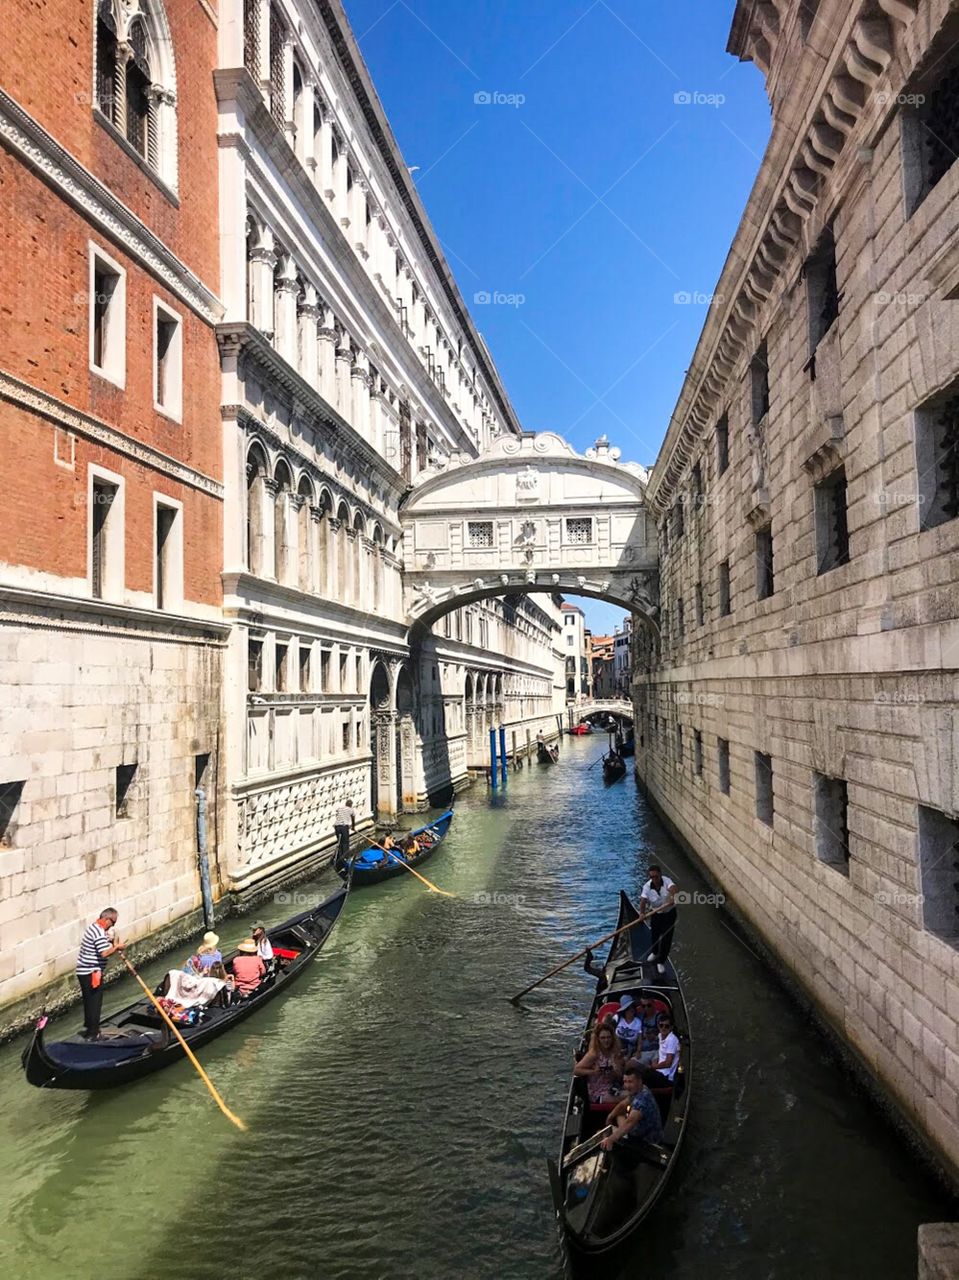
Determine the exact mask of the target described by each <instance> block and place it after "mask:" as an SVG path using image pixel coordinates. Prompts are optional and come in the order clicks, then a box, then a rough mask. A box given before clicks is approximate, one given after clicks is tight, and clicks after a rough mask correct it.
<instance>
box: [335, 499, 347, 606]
mask: <svg viewBox="0 0 959 1280" xmlns="http://www.w3.org/2000/svg"><path fill="white" fill-rule="evenodd" d="M336 519H337V521H338V524H339V528H338V530H337V534H336V539H337V543H336V578H335V581H334V583H333V595H334V597H335V598H336V599H337V600H342V598H343V593H344V592H345V591H349V589H350V573H349V567H350V566H349V560H348V558H347V556H348V549H349V538H348V537H347V533H346V531H347V529H348V528H349V527H350V511H349V508H348V507H347V505H346V503H345V502H341V503H340V505H339V507H338V508H337V511H336Z"/></svg>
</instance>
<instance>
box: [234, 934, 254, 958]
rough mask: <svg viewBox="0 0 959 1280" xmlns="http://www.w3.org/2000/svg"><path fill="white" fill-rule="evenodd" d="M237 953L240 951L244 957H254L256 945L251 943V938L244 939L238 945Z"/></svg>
mask: <svg viewBox="0 0 959 1280" xmlns="http://www.w3.org/2000/svg"><path fill="white" fill-rule="evenodd" d="M237 951H242V952H243V953H244V955H248V956H255V955H256V943H255V942H254V941H253V939H252V938H244V939H243V941H242V942H241V943H240V945H239V946H238V947H237Z"/></svg>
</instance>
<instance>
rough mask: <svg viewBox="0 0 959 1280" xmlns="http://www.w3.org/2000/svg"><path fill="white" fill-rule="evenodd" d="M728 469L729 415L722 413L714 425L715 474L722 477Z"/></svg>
mask: <svg viewBox="0 0 959 1280" xmlns="http://www.w3.org/2000/svg"><path fill="white" fill-rule="evenodd" d="M728 469H729V414H728V413H724V414H723V416H722V417H721V418H720V419H719V421H718V422H717V423H716V474H717V475H720V476H721V475H723V474H724V473H725V472H726V471H728Z"/></svg>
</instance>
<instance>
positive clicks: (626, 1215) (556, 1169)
mask: <svg viewBox="0 0 959 1280" xmlns="http://www.w3.org/2000/svg"><path fill="white" fill-rule="evenodd" d="M638 915H639V913H638V912H637V910H636V908H635V907H634V906H633V904H632V902H631V901H630V900H629V898H628V897H627V895H626V894H625V893H620V904H619V925H620V926H622V925H625V924H628V923H629V922H630V921H631V920H636V919H638ZM651 945H652V940H651V936H650V929H649V925H648V924H646V923H643V924H637V925H635V926H634V927H633V928H632V929H629V930H628V931H627V932H626V933H621V934H620V935H619V936H618V937H617V938H615V939H614V941H613V944H612V947H611V948H610V953H609V958H608V959H607V961H606V965H605V967H604V970H603V976H602V977H600V978H599V980H598V982H597V984H596V994H595V996H594V998H593V1005H592V1008H591V1010H590V1015H589V1020H588V1022H587V1024H586V1030H585V1032H584V1034H583V1040H582V1043H581V1046H580V1051H579V1053H578V1054H577V1057H581V1056H582V1054H583V1053H585V1052H586V1050H587V1048H588V1044H589V1034H590V1032H591V1030H592V1028H593V1027H594V1026H595V1024H596V1022H597V1021H599V1020H600V1018H601V1017H604V1016H605V1014H606V1012H612V1011H614V1009H615V1007H617V1006H618V1003H619V999H620V997H622V996H624V995H626V994H627V993H628V994H630V995H632V996H634V997H636V996H638V995H639V994H640V993H641V994H642V995H644V996H649V997H651V998H652V999H654V1000H656V1001H659V1002H660V1003H661V1005H662V1006H663V1007H664V1008H665V1009H667V1010H668V1011H669V1012H670V1013H671V1014H672V1018H673V1028H674V1030H675V1032H676V1035H677V1036H678V1037H679V1041H680V1055H679V1068H678V1070H677V1072H676V1077H675V1080H674V1082H673V1086H672V1088H670V1089H663V1090H658V1089H657V1090H654V1091H653V1092H654V1096H655V1097H656V1101H657V1103H658V1104H659V1108H660V1113H661V1115H662V1117H663V1135H664V1136H663V1141H662V1144H658V1145H653V1144H645V1146H644V1147H643V1148H642V1150H641V1153H640V1157H639V1161H638V1163H636V1162H635V1158H633V1159H628V1158H625V1159H624V1158H623V1156H624V1154H628V1153H623V1152H622V1151H621V1150H620V1148H619V1147H615V1148H614V1149H613V1151H611V1152H604V1151H602V1149H600V1148H597V1149H596V1150H594V1151H591V1152H588V1153H587V1154H585V1155H584V1156H583V1158H581V1159H576V1160H574V1161H573V1162H571V1163H570V1165H569V1167H568V1168H565V1169H564V1167H563V1164H564V1161H565V1160H566V1159H567V1157H568V1156H569V1155H570V1153H571V1152H572V1151H573V1149H574V1148H575V1147H578V1146H579V1145H580V1144H582V1143H585V1142H587V1140H588V1139H589V1138H591V1137H592V1136H593V1135H594V1134H596V1133H597V1132H598V1131H599V1130H601V1129H602V1128H604V1126H605V1123H606V1118H605V1114H604V1111H603V1109H601V1108H594V1107H593V1106H592V1105H591V1104H590V1101H589V1094H588V1092H587V1089H586V1081H585V1080H584V1078H583V1077H582V1076H574V1077H573V1081H572V1085H571V1086H570V1091H569V1098H568V1101H567V1104H566V1121H565V1125H564V1128H563V1138H562V1142H561V1144H560V1151H559V1159H558V1160H557V1161H552V1160H551V1161H549V1175H550V1185H551V1187H552V1192H553V1203H554V1207H555V1209H556V1218H557V1222H558V1225H559V1227H560V1231H561V1233H562V1236H563V1240H564V1244H565V1246H566V1248H567V1250H568V1252H569V1255H570V1258H571V1260H572V1261H573V1264H574V1267H575V1266H576V1264H577V1262H578V1263H579V1264H580V1268H582V1265H583V1264H584V1263H585V1262H587V1261H588V1260H589V1259H591V1258H603V1259H604V1260H605V1259H607V1258H608V1257H609V1255H611V1254H613V1253H614V1252H615V1251H616V1250H618V1249H620V1248H621V1247H622V1246H623V1245H624V1244H626V1243H627V1242H628V1241H629V1239H630V1238H631V1237H632V1236H633V1234H634V1232H635V1231H636V1230H637V1228H638V1227H639V1226H640V1224H641V1223H642V1221H643V1219H644V1218H645V1217H646V1216H647V1214H648V1213H649V1212H650V1210H651V1209H652V1208H653V1206H654V1205H655V1203H656V1201H657V1200H658V1199H659V1197H660V1196H661V1195H662V1193H663V1191H664V1189H665V1187H666V1184H667V1182H668V1180H669V1176H670V1174H671V1173H672V1171H673V1169H674V1167H675V1164H676V1159H677V1156H678V1154H679V1149H680V1146H681V1145H682V1139H683V1132H684V1129H685V1121H686V1115H687V1112H688V1110H689V1098H690V1083H691V1075H692V1048H691V1043H690V1036H689V1020H688V1017H687V1013H686V1002H685V1000H684V999H683V992H682V988H681V986H680V983H679V978H678V976H677V974H676V971H675V969H674V968H673V966H672V964H670V963H669V962H667V963H666V965H665V973H663V974H660V973H659V972H658V970H657V967H656V965H655V964H652V963H650V962H649V961H648V960H646V956H647V955H648V953H649V950H650V947H651ZM605 1006H610V1008H609V1009H608V1010H607V1009H606V1008H605Z"/></svg>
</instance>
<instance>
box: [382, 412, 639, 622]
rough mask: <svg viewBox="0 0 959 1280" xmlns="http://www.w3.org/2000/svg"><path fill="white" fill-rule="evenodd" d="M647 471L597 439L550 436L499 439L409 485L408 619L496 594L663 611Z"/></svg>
mask: <svg viewBox="0 0 959 1280" xmlns="http://www.w3.org/2000/svg"><path fill="white" fill-rule="evenodd" d="M646 481H647V472H646V468H645V467H641V466H639V465H638V464H637V463H622V462H620V461H619V450H618V449H611V448H610V447H609V444H608V442H607V440H606V438H605V437H602V438H601V439H600V440H598V441H597V442H596V444H595V445H594V446H593V448H591V449H588V450H587V451H586V453H585V454H578V453H576V451H575V450H574V449H573V448H572V446H570V445H569V444H567V443H566V441H565V440H563V439H562V437H560V436H558V435H555V434H553V433H552V432H543V433H541V434H538V435H534V434H532V433H528V434H525V435H523V436H521V437H519V438H518V439H517V438H515V437H511V436H510V437H500V438H499V439H497V440H495V441H494V442H493V444H492V445H491V447H490V448H489V450H488V451H487V452H486V453H484V454H481V455H480V457H478V458H470V457H468V456H466V455H459V456H457V457H454V458H453V459H451V460H450V461H449V462H448V463H447V465H446V466H445V467H443V468H442V469H433V470H430V471H426V472H424V473H423V475H422V476H421V477H420V478H419V479H418V480H417V482H416V484H415V486H414V488H413V490H412V492H411V493H410V494H409V496H408V497H407V499H406V501H405V502H404V504H403V508H402V511H401V518H402V522H403V534H404V536H403V553H404V554H403V559H404V573H403V581H404V598H405V605H406V614H407V619H408V621H409V622H410V624H411V625H412V624H415V623H421V624H424V625H431V624H432V623H433V622H434V621H435V620H436V619H437V618H438V617H441V616H442V615H443V614H444V613H447V612H449V610H451V609H457V608H460V607H461V606H462V605H464V604H469V603H470V602H471V601H473V600H480V599H483V598H486V597H488V596H498V595H504V594H510V593H514V594H525V593H529V592H544V591H546V592H552V591H559V592H562V593H563V594H564V595H584V596H593V597H596V598H598V599H601V600H608V601H610V602H612V603H613V604H617V605H621V606H622V607H623V608H624V609H630V610H634V611H636V612H638V613H640V614H641V615H644V616H645V618H646V619H647V620H648V621H649V622H650V623H652V624H653V626H655V625H656V619H657V615H658V612H659V609H658V601H659V579H658V572H657V564H658V556H657V546H656V525H655V522H654V520H653V518H652V516H651V515H650V514H648V513H647V508H646V501H645V499H646Z"/></svg>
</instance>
